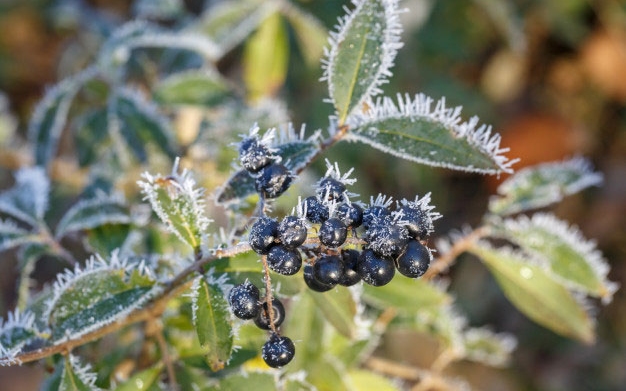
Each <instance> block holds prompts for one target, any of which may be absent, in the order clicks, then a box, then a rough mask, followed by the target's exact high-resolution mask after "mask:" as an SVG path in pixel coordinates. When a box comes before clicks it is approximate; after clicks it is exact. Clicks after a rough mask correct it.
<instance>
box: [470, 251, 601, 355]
mask: <svg viewBox="0 0 626 391" xmlns="http://www.w3.org/2000/svg"><path fill="white" fill-rule="evenodd" d="M469 251H470V252H472V253H473V254H475V255H477V256H478V257H479V258H480V259H481V260H482V261H483V262H484V263H485V265H486V266H487V267H488V268H489V270H490V271H491V272H492V273H493V275H494V277H495V278H496V281H497V282H498V284H499V285H500V287H501V288H502V290H503V292H504V294H505V295H506V296H507V298H508V299H509V300H510V301H511V302H512V303H513V304H514V305H515V306H516V307H517V308H518V309H519V310H520V311H521V312H523V313H524V314H526V316H528V317H529V318H531V319H532V320H534V321H535V322H537V323H539V324H541V325H543V326H545V327H547V328H549V329H550V330H552V331H554V332H556V333H558V334H562V335H565V336H568V337H572V338H576V339H578V340H580V341H583V342H585V343H591V342H593V340H594V338H595V335H594V330H593V323H592V322H591V319H590V317H589V315H588V314H587V313H586V312H585V309H584V307H583V306H582V304H581V303H579V302H577V301H576V300H575V299H574V297H573V296H572V294H571V293H570V292H569V291H568V290H567V289H566V288H565V287H564V286H563V285H561V284H560V283H559V282H557V281H555V280H554V279H553V278H552V277H551V275H550V274H549V272H546V271H545V270H544V269H542V268H541V267H539V266H537V265H534V264H532V263H531V262H529V261H528V260H527V259H525V258H524V257H523V256H521V255H520V254H518V253H515V252H513V251H512V250H510V249H494V248H491V247H490V246H488V245H487V244H484V243H480V244H479V245H476V246H475V247H473V248H471V249H470V250H469Z"/></svg>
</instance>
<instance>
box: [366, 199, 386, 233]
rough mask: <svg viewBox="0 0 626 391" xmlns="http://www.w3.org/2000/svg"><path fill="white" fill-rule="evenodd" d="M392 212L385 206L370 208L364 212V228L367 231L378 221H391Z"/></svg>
mask: <svg viewBox="0 0 626 391" xmlns="http://www.w3.org/2000/svg"><path fill="white" fill-rule="evenodd" d="M390 217H391V211H390V210H389V209H388V208H386V207H384V206H377V205H374V206H370V207H368V208H365V210H364V211H363V226H364V227H365V228H366V229H367V228H369V226H370V225H372V224H374V223H375V222H376V221H387V220H389V221H390V220H391V218H390Z"/></svg>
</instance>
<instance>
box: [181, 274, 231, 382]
mask: <svg viewBox="0 0 626 391" xmlns="http://www.w3.org/2000/svg"><path fill="white" fill-rule="evenodd" d="M222 284H223V283H222V282H220V280H217V281H215V282H209V281H207V280H206V279H205V278H204V277H198V278H197V279H196V280H195V281H194V284H193V287H192V288H191V289H192V295H193V296H192V297H193V306H192V309H193V324H194V327H195V329H196V333H197V335H198V340H199V341H200V346H201V347H202V349H203V350H204V352H205V354H206V360H207V363H208V364H209V367H210V368H211V370H212V371H214V372H215V371H219V370H221V369H224V366H225V365H226V363H227V362H228V360H229V359H230V356H231V354H232V350H233V330H232V324H231V315H230V311H229V310H228V302H227V301H226V298H225V297H224V292H223V291H222V289H221V286H222Z"/></svg>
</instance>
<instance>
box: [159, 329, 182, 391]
mask: <svg viewBox="0 0 626 391" xmlns="http://www.w3.org/2000/svg"><path fill="white" fill-rule="evenodd" d="M157 321H158V325H159V326H158V330H155V333H154V338H155V340H156V342H157V344H158V345H159V350H161V358H162V360H163V363H164V364H165V368H166V370H167V378H168V383H169V389H170V390H172V391H178V389H179V388H178V381H177V380H176V372H175V371H174V363H173V361H172V357H171V356H170V352H169V350H168V348H167V342H166V341H165V337H163V325H162V323H161V321H160V320H157Z"/></svg>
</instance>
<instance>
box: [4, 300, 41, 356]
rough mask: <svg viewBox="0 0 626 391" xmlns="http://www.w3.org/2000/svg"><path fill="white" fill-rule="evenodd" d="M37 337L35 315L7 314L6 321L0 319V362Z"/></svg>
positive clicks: (26, 313)
mask: <svg viewBox="0 0 626 391" xmlns="http://www.w3.org/2000/svg"><path fill="white" fill-rule="evenodd" d="M37 336H38V331H37V328H36V327H35V314H33V313H32V312H25V313H21V312H20V311H15V312H9V314H8V317H7V319H6V320H4V319H2V318H0V357H1V359H0V361H4V360H5V359H6V358H9V360H10V357H11V356H12V354H14V353H18V352H20V351H21V349H22V348H23V347H24V345H26V344H28V343H29V342H32V341H33V339H34V338H35V337H37Z"/></svg>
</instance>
